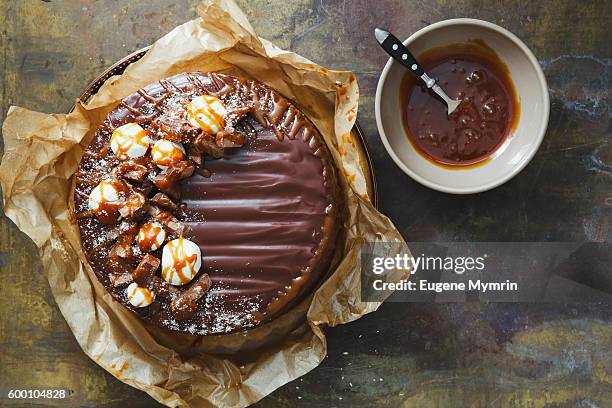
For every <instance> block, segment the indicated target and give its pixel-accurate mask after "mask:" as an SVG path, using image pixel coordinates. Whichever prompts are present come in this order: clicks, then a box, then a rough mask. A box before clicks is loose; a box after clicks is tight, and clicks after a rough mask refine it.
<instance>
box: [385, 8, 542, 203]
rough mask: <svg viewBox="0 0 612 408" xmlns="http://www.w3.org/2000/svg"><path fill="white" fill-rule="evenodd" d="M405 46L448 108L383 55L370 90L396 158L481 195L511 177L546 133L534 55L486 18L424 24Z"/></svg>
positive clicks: (460, 190)
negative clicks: (451, 105)
mask: <svg viewBox="0 0 612 408" xmlns="http://www.w3.org/2000/svg"><path fill="white" fill-rule="evenodd" d="M404 44H405V45H406V46H407V47H408V49H410V51H411V52H412V53H413V54H414V55H415V56H417V59H419V62H420V63H421V64H422V65H423V66H424V68H425V71H426V72H428V74H429V75H430V76H431V77H433V78H435V79H436V80H438V83H439V85H440V86H441V87H442V88H443V89H445V91H446V92H447V93H448V95H449V96H450V97H451V98H458V99H462V101H463V102H462V103H461V105H460V106H459V108H458V109H457V111H455V112H454V113H453V114H451V115H450V116H449V115H447V114H446V106H445V105H444V103H443V102H442V101H441V100H440V99H439V98H438V97H437V96H436V95H435V94H433V93H432V92H431V91H430V90H428V89H427V88H426V87H425V86H424V85H422V82H421V81H420V80H418V79H417V78H415V77H413V76H411V74H410V73H408V72H407V70H406V69H405V68H404V67H402V66H401V65H400V64H399V63H396V62H394V61H393V60H389V61H388V62H387V64H386V66H385V68H384V70H383V72H382V75H381V78H380V80H379V83H378V88H377V91H376V101H375V110H376V122H377V126H378V130H379V134H380V136H381V140H382V142H383V144H384V145H385V148H386V149H387V152H388V153H389V155H390V156H391V158H392V159H393V160H394V162H395V163H396V164H397V165H398V166H399V167H400V168H401V169H402V170H403V171H404V172H405V173H406V174H408V175H409V176H410V177H412V178H413V179H414V180H416V181H418V182H419V183H421V184H423V185H425V186H427V187H430V188H432V189H435V190H439V191H442V192H447V193H454V194H468V193H477V192H481V191H486V190H489V189H492V188H494V187H497V186H499V185H500V184H503V183H505V182H506V181H508V180H510V179H511V178H512V177H514V176H515V175H516V174H518V173H519V172H520V171H521V170H522V169H523V168H524V167H525V166H526V165H527V164H528V163H529V161H530V160H531V158H532V157H533V156H534V155H535V153H536V151H537V149H538V147H539V145H540V143H541V141H542V139H543V137H544V134H545V132H546V126H547V124H548V115H549V110H550V108H549V96H548V88H547V85H546V79H545V78H544V74H543V72H542V69H541V68H540V66H539V64H538V62H537V59H536V58H535V57H534V55H533V54H532V53H531V51H529V49H528V48H527V47H526V46H525V44H523V43H522V42H521V40H519V39H518V38H517V37H516V36H514V35H513V34H512V33H510V32H508V31H507V30H505V29H503V28H501V27H499V26H497V25H495V24H491V23H488V22H485V21H481V20H474V19H453V20H446V21H441V22H439V23H435V24H432V25H430V26H427V27H425V28H423V29H421V30H419V31H418V32H416V33H415V34H413V35H412V36H411V37H410V38H408V39H407V40H406V41H405V42H404Z"/></svg>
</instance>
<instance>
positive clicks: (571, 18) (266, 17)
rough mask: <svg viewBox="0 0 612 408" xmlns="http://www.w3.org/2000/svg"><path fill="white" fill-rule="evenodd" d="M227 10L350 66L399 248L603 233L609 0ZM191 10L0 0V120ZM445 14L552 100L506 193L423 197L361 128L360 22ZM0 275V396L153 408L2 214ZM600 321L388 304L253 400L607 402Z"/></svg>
mask: <svg viewBox="0 0 612 408" xmlns="http://www.w3.org/2000/svg"><path fill="white" fill-rule="evenodd" d="M238 2H239V3H240V5H241V6H242V7H243V9H244V10H245V12H246V13H247V14H248V16H249V18H250V19H251V21H252V23H253V25H254V27H255V29H256V30H257V31H258V32H259V33H260V35H262V36H263V37H266V38H268V39H270V40H272V41H274V42H275V43H277V44H278V45H279V46H281V47H284V48H290V49H291V50H293V51H296V52H298V53H300V54H302V55H304V56H306V57H308V58H310V59H312V60H314V61H316V62H318V63H320V64H322V65H325V66H327V67H330V68H339V69H350V70H353V71H355V73H356V74H357V76H358V77H359V84H360V87H361V92H362V96H363V98H362V100H361V106H360V111H359V121H360V123H361V124H362V125H363V127H364V129H365V131H366V133H367V137H368V140H369V142H370V145H371V147H372V153H373V156H374V161H375V167H376V172H377V174H378V179H379V184H380V199H381V203H380V207H381V210H382V211H383V212H384V213H386V214H387V215H389V216H390V217H391V219H392V220H393V221H394V222H395V223H396V225H397V226H398V227H399V228H400V230H401V231H402V233H403V234H404V235H405V237H406V238H407V239H409V240H415V241H416V240H422V241H427V240H438V241H453V240H459V241H470V240H481V241H487V240H489V241H581V240H592V241H609V240H610V238H611V237H612V222H611V221H612V220H611V212H612V189H611V186H612V141H611V137H610V136H611V126H610V117H611V110H610V105H609V103H610V102H609V100H610V76H609V75H610V73H609V70H610V63H611V58H612V55H611V54H612V51H611V43H612V37H611V35H610V32H611V26H612V21H611V16H612V2H611V1H609V0H606V1H568V0H557V1H555V0H547V1H538V0H515V1H511V0H508V1H499V0H490V1H476V0H474V1H458V0H450V1H442V0H441V1H387V0H384V1H383V0H371V1H367V0H362V1H340V0H337V1H334V0H320V1H319V0H316V1H315V0H312V1H305V0H304V1H299V0H293V1H288V0H256V1H248V0H239V1H238ZM195 4H196V1H195V0H192V1H177V0H174V1H163V0H138V1H136V0H130V1H111V0H100V1H92V0H80V1H77V0H70V1H69V0H66V1H58V0H44V1H40V0H0V30H1V33H2V37H1V42H0V65H1V66H2V80H1V83H0V87H1V88H0V89H1V95H2V99H1V104H2V106H1V107H0V119H4V116H5V115H6V111H7V109H8V107H9V105H20V106H25V107H28V108H30V109H35V110H40V111H45V112H65V111H67V110H68V109H69V108H70V106H71V105H72V103H73V100H74V98H75V97H76V96H77V95H79V93H80V92H81V90H82V89H83V88H84V87H85V86H86V85H87V84H88V82H89V81H90V80H91V79H93V78H94V77H95V76H96V75H97V74H98V73H100V72H101V71H102V70H103V69H104V68H106V67H108V66H109V65H110V64H111V63H112V62H114V61H115V60H117V59H119V58H120V57H122V56H124V55H126V54H128V53H130V52H131V51H134V50H136V49H139V48H141V47H143V46H145V45H148V44H150V43H152V42H153V41H154V40H155V39H157V38H159V37H160V36H161V35H162V34H164V33H166V32H168V31H169V30H171V29H172V28H173V27H175V26H176V25H178V24H180V23H182V22H184V21H186V20H189V19H192V18H193V17H194V15H195V12H194V6H195ZM451 17H475V18H481V19H484V20H489V21H492V22H494V23H497V24H499V25H501V26H504V27H506V28H508V29H510V30H511V31H513V32H514V33H516V34H517V35H518V36H519V37H520V38H522V39H523V40H524V41H525V42H526V43H527V44H528V45H529V46H530V47H531V49H532V50H533V51H534V53H535V54H536V56H537V57H538V59H539V60H540V61H541V63H542V66H543V67H544V69H545V73H546V76H547V78H548V81H549V86H550V94H551V103H552V106H551V107H552V112H551V118H550V124H549V129H548V133H547V135H546V138H545V140H544V143H543V145H542V146H541V148H540V151H539V152H538V154H537V156H536V157H535V159H534V160H533V161H532V162H531V164H530V165H529V166H528V167H527V168H526V169H525V170H524V171H523V172H522V173H521V174H520V175H519V176H517V177H516V178H514V179H513V180H512V181H510V182H509V183H507V184H506V185H504V186H502V187H500V188H497V189H496V190H494V191H490V192H487V193H483V194H478V195H473V196H467V197H455V196H449V195H445V194H441V193H437V192H434V191H431V190H428V189H426V188H424V187H421V186H420V185H418V184H416V183H415V182H413V181H412V180H411V179H410V178H408V177H407V176H405V175H404V174H403V173H401V172H400V170H399V169H398V168H396V167H395V166H394V164H393V163H392V162H391V160H390V159H389V158H388V156H387V155H386V153H385V151H384V148H383V147H382V145H381V143H380V142H379V139H378V134H377V132H376V126H375V122H374V109H373V96H374V93H375V88H376V82H377V79H378V74H379V72H380V70H381V69H382V66H383V65H384V63H385V61H386V57H385V55H384V54H383V53H382V52H381V51H380V50H379V49H378V48H377V45H376V43H375V42H374V41H373V39H372V35H371V34H372V30H373V28H374V26H375V25H381V26H386V27H389V28H390V29H391V30H392V31H394V32H395V33H397V34H398V35H399V36H400V37H407V36H408V35H409V34H411V33H412V32H414V31H416V30H417V29H419V28H421V27H424V26H425V25H427V24H429V23H432V22H435V21H439V20H443V19H446V18H451ZM68 43H69V44H70V45H67V44H68ZM1 150H2V146H1V145H0V151H1ZM0 213H1V212H0ZM0 274H1V275H0V318H1V322H0V370H1V371H0V388H1V389H2V392H3V393H5V392H6V390H7V389H10V388H58V387H63V388H69V389H73V390H74V391H75V395H74V396H73V397H72V399H71V400H70V405H74V406H103V407H125V406H129V407H132V408H137V407H145V406H146V407H150V406H154V405H155V403H154V401H153V400H152V399H150V398H149V397H148V396H146V395H145V394H143V393H141V392H139V391H136V390H135V389H132V388H130V387H129V386H127V385H124V384H122V383H120V382H119V381H118V380H116V379H115V378H114V377H112V376H111V375H109V374H107V373H106V372H105V371H104V370H102V369H101V368H99V367H98V366H97V365H96V364H95V363H94V362H92V361H90V360H89V359H88V358H87V357H86V356H85V355H84V354H83V353H82V352H81V350H80V349H79V346H78V345H77V343H76V341H75V340H74V339H73V338H72V335H71V334H70V331H69V329H68V326H67V325H66V323H65V322H64V320H63V318H62V316H61V315H60V313H59V311H58V309H57V308H56V306H55V304H54V301H53V298H52V296H51V293H50V291H49V288H48V284H47V282H46V280H45V278H44V276H43V274H42V272H41V265H40V262H39V260H38V256H37V252H36V248H35V246H34V244H33V243H32V242H30V240H29V239H28V238H27V237H26V236H25V235H23V234H21V233H20V232H19V231H18V230H17V228H16V227H15V226H14V225H13V224H12V223H11V222H10V221H9V220H8V219H7V218H5V217H3V216H1V215H0ZM611 310H612V308H611V307H610V305H601V304H600V305H596V304H583V305H537V304H533V305H528V304H520V305H513V304H490V305H479V304H455V305H438V306H436V305H426V304H387V305H385V306H383V307H382V308H381V310H380V311H379V312H377V313H375V314H373V315H371V316H367V317H365V318H363V319H361V320H359V321H357V322H354V323H351V324H349V325H346V326H343V327H338V328H334V329H330V330H328V335H329V343H330V350H329V357H328V358H327V359H326V360H325V362H324V363H323V364H322V365H321V366H320V367H319V368H317V369H316V370H314V371H313V372H312V373H310V374H308V375H306V376H304V377H303V378H302V379H299V380H297V381H295V382H294V383H291V384H288V385H286V386H285V387H283V388H281V389H280V390H278V391H276V392H275V393H273V394H272V395H270V396H269V397H267V398H266V399H264V400H263V401H262V402H261V403H260V404H259V406H261V407H272V406H292V407H299V406H303V407H313V406H315V407H316V406H380V407H383V406H385V407H386V406H419V407H421V406H424V407H429V406H432V407H437V406H441V407H446V406H474V407H485V406H486V407H489V406H492V407H496V406H511V407H532V406H533V407H541V406H550V407H575V406H580V407H610V406H612V326H611V324H610V321H611V319H612V318H611V316H610V312H611ZM0 403H1V404H6V405H9V406H18V405H20V403H15V402H10V401H7V400H2V399H0ZM38 405H39V406H47V405H53V406H65V405H66V403H65V402H61V401H55V402H53V401H49V402H45V401H40V402H38Z"/></svg>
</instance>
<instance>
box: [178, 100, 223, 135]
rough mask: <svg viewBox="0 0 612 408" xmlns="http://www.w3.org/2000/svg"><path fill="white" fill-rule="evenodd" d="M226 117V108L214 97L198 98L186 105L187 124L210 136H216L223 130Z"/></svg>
mask: <svg viewBox="0 0 612 408" xmlns="http://www.w3.org/2000/svg"><path fill="white" fill-rule="evenodd" d="M226 115H227V108H226V107H225V105H224V104H223V102H221V100H220V99H219V98H217V97H215V96H211V95H203V96H198V97H195V98H193V99H192V100H191V102H189V104H188V105H187V118H188V119H189V123H190V124H191V125H192V126H194V127H199V128H200V129H202V130H203V131H205V132H208V133H210V134H212V135H216V134H217V132H219V131H220V130H223V129H225V116H226Z"/></svg>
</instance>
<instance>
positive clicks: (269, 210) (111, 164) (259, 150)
mask: <svg viewBox="0 0 612 408" xmlns="http://www.w3.org/2000/svg"><path fill="white" fill-rule="evenodd" d="M74 206H75V213H76V219H77V223H78V226H79V231H80V234H81V242H82V246H83V250H84V253H85V256H86V257H87V260H88V262H89V264H90V266H91V268H92V269H93V271H94V273H95V274H96V276H97V277H98V279H99V280H100V282H101V283H102V284H103V285H104V287H105V288H106V290H107V291H108V292H109V293H110V294H111V295H112V296H113V298H114V299H115V300H117V301H118V302H121V303H122V304H123V305H124V306H125V307H127V308H129V309H130V310H131V311H133V312H134V313H136V314H137V315H138V316H139V317H140V318H142V319H144V320H146V321H148V322H150V323H152V324H154V325H157V326H160V327H163V328H166V329H170V330H175V331H183V332H188V333H192V334H198V335H208V334H223V333H231V332H235V331H238V330H243V329H246V328H250V327H254V326H257V325H259V324H261V323H263V322H265V321H268V320H270V319H271V318H273V317H275V316H278V315H279V314H281V313H283V312H284V311H286V310H288V308H290V307H291V306H292V305H293V304H295V303H296V302H297V301H298V300H300V298H302V297H303V296H304V295H306V294H307V293H309V292H310V291H311V290H312V289H313V287H314V285H315V284H316V283H317V282H318V280H319V278H321V276H322V275H323V274H324V273H325V272H326V271H327V270H328V268H329V264H330V261H331V258H332V255H333V251H334V246H335V242H336V238H337V236H338V231H339V226H340V223H341V220H340V218H341V217H340V214H341V213H342V211H341V210H340V206H341V200H340V199H339V187H338V184H337V179H336V170H335V167H334V164H333V161H332V158H331V155H330V153H329V151H328V149H327V147H326V145H325V143H324V142H323V139H322V137H321V135H320V134H319V133H318V131H317V129H316V128H315V127H314V126H313V124H312V123H311V122H310V121H309V120H308V119H307V118H306V117H305V116H304V114H303V113H302V112H301V111H300V110H299V109H298V108H296V107H295V106H294V105H293V104H292V103H290V102H289V101H287V100H286V99H285V98H283V97H282V96H281V95H280V94H279V93H278V92H276V91H275V90H273V89H271V88H269V87H267V86H265V85H262V84H260V83H257V82H254V81H251V80H243V79H239V78H236V77H233V76H229V75H223V74H217V73H202V72H191V73H184V74H179V75H176V76H173V77H170V78H166V79H163V80H161V81H159V82H157V83H153V84H151V85H148V86H146V87H144V88H143V89H140V90H139V91H138V92H135V93H134V94H132V95H130V96H128V97H127V98H125V99H123V101H122V102H121V103H120V104H119V105H118V106H117V107H116V108H115V109H114V110H113V111H111V112H110V113H109V115H108V117H107V118H106V120H105V121H104V123H103V124H102V125H101V126H100V127H99V129H98V130H97V132H96V134H95V136H94V137H93V140H92V141H91V143H90V144H89V146H88V147H87V148H86V150H85V153H84V155H83V157H82V159H81V162H80V164H79V168H78V170H77V173H76V181H75V192H74Z"/></svg>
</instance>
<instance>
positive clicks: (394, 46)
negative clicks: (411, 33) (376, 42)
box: [380, 33, 425, 77]
mask: <svg viewBox="0 0 612 408" xmlns="http://www.w3.org/2000/svg"><path fill="white" fill-rule="evenodd" d="M380 45H381V47H383V49H384V50H385V51H387V54H389V55H390V56H391V57H393V59H395V60H396V61H397V62H399V63H400V64H402V65H403V66H405V67H406V68H408V69H409V70H410V72H412V73H413V74H415V75H416V76H419V77H420V76H421V75H423V74H424V73H425V70H424V69H423V67H421V64H419V63H418V62H417V60H416V58H414V56H413V55H412V54H411V53H410V51H408V48H406V47H405V46H404V44H402V42H401V41H400V40H398V39H397V38H396V37H395V36H394V35H393V34H391V33H389V35H388V36H387V38H385V40H384V41H383V42H382V43H381V44H380Z"/></svg>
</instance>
